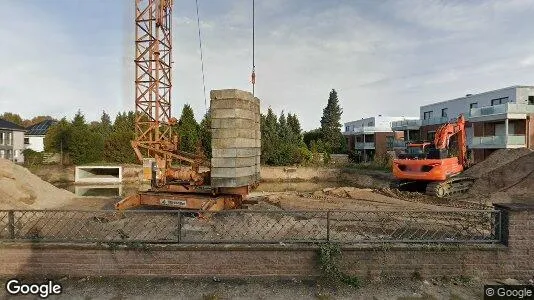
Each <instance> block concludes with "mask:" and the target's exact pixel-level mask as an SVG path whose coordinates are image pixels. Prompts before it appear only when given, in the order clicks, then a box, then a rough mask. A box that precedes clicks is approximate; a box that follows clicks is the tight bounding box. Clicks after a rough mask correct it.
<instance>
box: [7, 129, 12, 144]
mask: <svg viewBox="0 0 534 300" xmlns="http://www.w3.org/2000/svg"><path fill="white" fill-rule="evenodd" d="M6 145H9V146H11V145H13V132H8V133H7V144H6Z"/></svg>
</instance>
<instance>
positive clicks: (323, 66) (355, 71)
mask: <svg viewBox="0 0 534 300" xmlns="http://www.w3.org/2000/svg"><path fill="white" fill-rule="evenodd" d="M198 1H199V5H200V19H201V31H202V35H203V37H202V43H203V50H204V64H205V65H204V67H205V75H206V88H207V94H208V95H207V98H208V105H209V91H210V90H212V89H225V88H238V89H243V90H249V91H250V90H251V89H252V87H251V84H250V73H251V69H252V0H216V1H215V0H211V1H207V0H198ZM0 4H1V5H2V6H1V7H3V8H4V9H1V10H0V40H1V41H2V43H1V44H2V47H0V113H2V112H4V111H10V112H15V113H19V114H20V115H21V116H22V117H23V118H31V117H33V116H36V115H52V116H54V117H57V118H61V117H63V116H67V117H68V118H72V116H74V114H75V112H76V111H78V110H81V111H82V112H83V113H84V114H85V115H86V118H87V119H88V120H96V119H99V117H100V115H101V114H102V111H103V110H105V111H106V112H108V113H109V114H111V115H116V114H117V112H119V111H123V110H133V109H134V83H133V81H134V61H133V59H134V58H133V56H134V34H135V31H134V30H135V27H134V18H133V15H134V14H133V13H134V1H133V0H113V1H110V0H0ZM533 16H534V0H507V1H503V0H484V1H477V0H471V1H463V0H447V1H444V0H443V1H439V0H394V1H393V0H391V1H388V0H328V1H327V0H256V34H255V35H256V47H255V53H256V55H255V56H256V57H255V61H256V96H257V97H259V98H260V99H261V107H262V111H263V112H264V113H265V112H266V110H267V108H269V107H271V108H272V109H273V110H274V111H275V113H277V114H279V113H280V112H282V111H284V112H286V113H288V112H289V113H295V114H297V115H298V116H299V119H300V121H301V124H302V127H303V128H304V129H305V130H309V129H313V128H316V127H318V126H320V119H321V115H322V110H323V108H324V106H325V105H326V102H327V99H328V94H329V92H330V90H331V89H336V90H337V91H338V96H339V102H340V106H341V107H342V108H343V115H342V121H343V122H348V121H352V120H358V119H361V118H364V117H369V116H373V115H378V114H381V115H384V116H407V117H410V116H416V117H417V116H418V115H419V106H421V105H425V104H429V103H433V102H437V101H442V100H448V99H452V98H456V97H461V96H464V95H465V94H468V93H471V94H474V93H477V92H484V91H488V90H492V89H499V88H503V87H507V86H511V85H534V30H532V28H534V17H533ZM197 30H198V28H197V23H196V10H195V0H174V9H173V47H174V48H173V60H174V65H173V98H172V109H173V114H174V115H175V116H176V117H179V114H180V111H181V108H182V106H183V105H184V104H185V103H188V104H190V105H191V106H192V107H193V109H194V111H195V114H196V117H197V119H200V118H201V117H202V115H203V114H204V112H205V111H206V109H207V108H206V106H205V104H204V92H203V88H202V74H201V68H200V59H199V46H198V42H199V41H198V32H197Z"/></svg>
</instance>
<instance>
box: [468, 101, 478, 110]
mask: <svg viewBox="0 0 534 300" xmlns="http://www.w3.org/2000/svg"><path fill="white" fill-rule="evenodd" d="M477 107H478V102H474V103H471V104H469V109H471V108H477Z"/></svg>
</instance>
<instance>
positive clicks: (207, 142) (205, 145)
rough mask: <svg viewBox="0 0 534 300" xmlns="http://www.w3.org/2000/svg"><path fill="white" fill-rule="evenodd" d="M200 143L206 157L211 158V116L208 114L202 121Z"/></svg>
mask: <svg viewBox="0 0 534 300" xmlns="http://www.w3.org/2000/svg"><path fill="white" fill-rule="evenodd" d="M200 141H201V142H202V150H203V151H204V155H206V157H208V158H211V114H210V112H209V111H208V112H206V114H204V117H203V118H202V121H200Z"/></svg>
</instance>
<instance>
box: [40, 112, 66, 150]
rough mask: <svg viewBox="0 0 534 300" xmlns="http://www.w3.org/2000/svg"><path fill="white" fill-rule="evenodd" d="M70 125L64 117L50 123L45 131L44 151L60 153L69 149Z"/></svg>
mask: <svg viewBox="0 0 534 300" xmlns="http://www.w3.org/2000/svg"><path fill="white" fill-rule="evenodd" d="M71 136H72V126H71V124H70V122H69V121H67V119H66V118H63V119H61V120H60V121H59V122H57V123H56V124H54V125H52V126H51V127H50V128H49V129H48V131H47V132H46V135H45V138H44V148H45V151H46V152H54V153H62V152H68V151H69V145H70V144H71Z"/></svg>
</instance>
